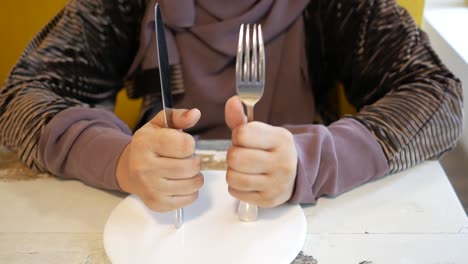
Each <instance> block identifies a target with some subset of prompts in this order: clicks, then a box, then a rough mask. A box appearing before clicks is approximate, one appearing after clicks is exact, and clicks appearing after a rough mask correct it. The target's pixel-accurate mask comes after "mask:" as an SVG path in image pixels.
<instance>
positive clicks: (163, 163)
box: [152, 155, 201, 180]
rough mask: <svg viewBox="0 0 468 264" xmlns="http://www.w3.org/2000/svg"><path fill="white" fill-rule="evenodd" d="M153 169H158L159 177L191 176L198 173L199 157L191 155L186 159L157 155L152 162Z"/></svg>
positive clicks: (169, 178) (184, 177)
mask: <svg viewBox="0 0 468 264" xmlns="http://www.w3.org/2000/svg"><path fill="white" fill-rule="evenodd" d="M152 166H153V168H154V170H158V173H160V175H161V178H164V179H167V180H182V179H188V178H192V177H193V176H194V175H197V174H198V173H200V170H201V158H200V157H199V156H198V155H193V156H192V157H190V158H186V159H174V158H166V157H158V158H156V159H154V161H153V162H152Z"/></svg>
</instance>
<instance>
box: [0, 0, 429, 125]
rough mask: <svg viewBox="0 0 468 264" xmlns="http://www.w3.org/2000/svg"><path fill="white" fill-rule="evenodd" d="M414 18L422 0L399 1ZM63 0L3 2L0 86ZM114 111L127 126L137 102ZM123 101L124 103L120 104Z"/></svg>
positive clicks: (420, 11) (418, 16)
mask: <svg viewBox="0 0 468 264" xmlns="http://www.w3.org/2000/svg"><path fill="white" fill-rule="evenodd" d="M398 2H399V3H400V4H402V5H403V6H405V7H406V8H407V9H408V10H409V11H410V12H411V14H413V16H414V17H415V19H416V21H417V22H418V24H420V23H421V21H422V14H423V6H424V0H399V1H398ZM65 3H66V0H46V1H37V0H34V1H33V0H22V1H13V0H6V1H5V0H4V1H2V7H1V8H0V45H1V46H0V82H1V83H3V81H4V80H5V78H6V76H7V74H8V73H9V71H10V69H11V67H12V66H13V65H14V63H15V61H16V60H17V59H18V56H19V55H20V54H21V51H22V50H23V49H24V47H25V46H26V44H27V43H28V41H29V40H30V39H31V38H32V37H33V36H34V34H35V33H37V32H38V31H39V30H40V29H41V28H42V27H43V26H44V25H45V24H46V23H47V22H48V21H49V20H50V18H51V17H52V16H54V15H55V14H56V13H57V12H58V11H59V10H60V8H61V7H62V6H63V5H64V4H65ZM117 100H118V103H117V106H116V109H115V112H116V113H117V114H118V115H119V116H120V117H122V119H124V121H126V122H127V124H129V125H130V126H133V124H134V123H135V120H136V115H135V112H137V111H138V109H139V107H140V104H141V101H139V100H132V101H128V100H127V99H126V95H125V93H124V92H121V93H119V95H118V99H117ZM121 102H124V103H121Z"/></svg>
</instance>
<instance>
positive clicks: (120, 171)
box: [116, 109, 203, 212]
mask: <svg viewBox="0 0 468 264" xmlns="http://www.w3.org/2000/svg"><path fill="white" fill-rule="evenodd" d="M200 116H201V113H200V111H199V110H198V109H191V110H184V109H174V110H173V111H172V123H173V124H174V129H170V128H164V113H163V112H162V111H161V112H159V113H158V114H157V115H156V116H155V117H154V118H153V119H152V120H151V121H149V122H148V123H146V124H145V125H144V126H143V127H141V128H140V129H139V130H137V131H136V132H135V134H134V135H133V138H132V140H131V142H130V143H129V144H128V145H127V146H126V147H125V148H124V150H123V152H122V154H121V155H120V158H119V161H118V164H117V171H116V177H117V183H118V184H119V186H120V188H121V189H122V190H123V191H125V192H128V193H132V194H135V195H137V196H138V197H140V199H142V201H143V202H144V203H145V204H146V206H148V207H149V208H151V209H152V210H154V211H157V212H167V211H171V210H175V209H178V208H182V207H185V206H187V205H189V204H191V203H193V202H194V201H195V200H196V199H197V197H198V191H199V189H200V188H201V187H202V185H203V175H202V174H201V173H200V166H201V161H200V157H199V156H197V155H195V140H194V138H193V137H192V136H191V135H189V134H187V133H185V132H183V131H181V130H178V129H187V128H190V127H192V126H194V125H195V124H196V123H197V122H198V120H199V119H200ZM168 118H170V117H168Z"/></svg>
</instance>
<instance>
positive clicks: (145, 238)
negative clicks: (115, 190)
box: [104, 171, 306, 264]
mask: <svg viewBox="0 0 468 264" xmlns="http://www.w3.org/2000/svg"><path fill="white" fill-rule="evenodd" d="M203 174H204V175H205V185H204V186H203V188H202V190H201V191H200V195H199V198H198V200H197V201H196V202H195V203H194V204H192V205H191V206H189V207H186V208H184V224H183V226H182V227H181V228H180V229H175V228H174V226H173V224H172V222H173V212H170V213H164V214H161V213H156V212H153V211H151V210H150V209H148V208H147V207H146V206H145V205H144V204H143V203H142V202H141V200H140V199H138V198H137V197H136V196H133V195H131V196H128V197H127V198H125V199H124V200H123V201H122V202H121V203H120V204H118V205H117V207H116V208H115V209H114V210H113V211H112V213H111V215H110V216H109V219H108V220H107V223H106V226H105V228H104V248H105V251H106V253H107V256H108V257H109V259H110V260H111V262H112V263H118V264H120V263H171V264H177V263H195V264H196V263H204V264H205V263H235V264H239V263H269V264H274V263H278V264H290V263H291V262H292V261H293V260H294V259H295V258H296V256H297V255H298V254H299V252H300V251H301V249H302V247H303V244H304V240H305V236H306V219H305V216H304V213H303V211H302V208H301V207H300V206H299V205H282V206H279V207H276V208H272V209H262V208H259V215H258V219H257V221H255V222H241V221H239V220H238V218H237V215H236V206H237V202H236V200H235V199H234V198H233V197H232V196H231V195H230V194H229V193H228V191H227V189H228V188H227V184H226V181H225V176H224V175H225V172H224V171H204V172H203Z"/></svg>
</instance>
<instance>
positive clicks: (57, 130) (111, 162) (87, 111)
mask: <svg viewBox="0 0 468 264" xmlns="http://www.w3.org/2000/svg"><path fill="white" fill-rule="evenodd" d="M131 137H132V133H131V131H130V129H129V128H128V127H127V125H126V124H125V123H124V122H123V121H122V120H120V119H119V118H118V117H117V116H115V115H114V113H112V112H110V111H107V110H105V109H99V108H85V107H73V108H69V109H67V110H64V111H62V112H60V113H58V114H57V115H56V116H55V117H54V118H53V119H52V120H51V121H50V122H49V123H48V124H47V126H46V127H45V130H44V133H43V134H42V135H41V137H40V139H39V157H40V160H41V162H42V163H43V165H44V167H45V168H46V169H47V170H48V171H49V172H50V173H52V174H54V175H56V176H60V177H63V178H73V179H79V180H81V181H83V182H85V183H86V184H89V185H91V186H94V187H98V188H103V189H109V190H119V191H121V189H120V188H119V186H118V184H117V180H116V177H115V174H116V168H117V162H118V159H119V157H120V154H121V153H122V151H123V149H124V148H125V146H126V145H127V144H128V143H129V142H130V140H131Z"/></svg>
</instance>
